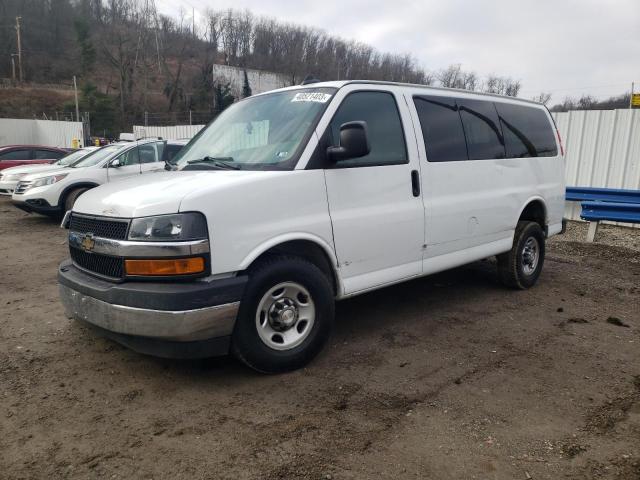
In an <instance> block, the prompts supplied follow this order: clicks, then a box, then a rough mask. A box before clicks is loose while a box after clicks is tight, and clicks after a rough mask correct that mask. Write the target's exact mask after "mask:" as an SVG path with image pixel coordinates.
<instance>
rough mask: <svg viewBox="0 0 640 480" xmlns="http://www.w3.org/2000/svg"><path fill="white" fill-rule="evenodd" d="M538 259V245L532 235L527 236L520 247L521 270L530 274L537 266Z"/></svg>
mask: <svg viewBox="0 0 640 480" xmlns="http://www.w3.org/2000/svg"><path fill="white" fill-rule="evenodd" d="M539 259H540V245H539V244H538V240H536V239H535V238H534V237H529V238H528V239H527V241H526V242H525V243H524V248H523V249H522V271H523V272H524V273H525V274H526V275H531V274H532V273H533V272H534V271H535V270H536V268H537V267H538V261H539Z"/></svg>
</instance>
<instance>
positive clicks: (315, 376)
mask: <svg viewBox="0 0 640 480" xmlns="http://www.w3.org/2000/svg"><path fill="white" fill-rule="evenodd" d="M582 229H583V226H582V225H573V224H572V225H571V226H570V231H569V233H568V235H567V236H566V237H565V238H563V239H558V240H554V241H552V242H550V243H549V246H548V255H547V259H546V262H545V267H544V271H543V274H542V276H541V278H540V282H539V284H538V285H537V286H536V287H535V288H533V289H531V290H528V291H523V292H520V291H510V290H505V289H503V288H502V287H501V286H500V285H498V283H497V280H496V275H495V265H494V263H493V262H492V261H483V262H478V263H475V264H472V265H469V266H466V267H463V268H459V269H456V270H453V271H450V272H446V273H443V274H439V275H435V276H431V277H428V278H424V279H420V280H416V281H412V282H408V283H405V284H402V285H397V286H394V287H390V288H387V289H384V290H380V291H378V292H375V293H371V294H367V295H362V296H360V297H357V298H354V299H351V300H348V301H344V302H341V303H339V304H338V308H337V328H336V331H335V334H334V335H333V337H332V339H331V341H330V343H329V344H328V345H327V348H326V349H325V351H324V352H323V353H322V354H321V355H320V356H319V358H318V359H316V360H315V361H314V362H313V363H312V364H311V365H310V366H309V367H308V368H305V369H303V370H300V371H297V372H293V373H290V374H286V375H278V376H261V375H258V374H255V373H253V372H251V371H249V370H248V369H246V368H244V367H243V366H241V365H240V364H239V363H237V362H236V361H234V360H233V359H230V358H219V359H212V360H206V361H197V362H190V361H181V362H178V361H168V360H161V359H156V358H151V357H146V356H142V355H138V354H136V353H133V352H131V351H129V350H126V349H124V348H122V347H120V346H118V345H117V344H115V343H112V342H110V341H108V340H105V339H102V338H99V337H97V336H96V335H95V334H94V333H93V331H91V330H89V329H87V328H86V327H85V326H83V325H81V324H79V323H77V322H71V321H69V320H67V319H66V318H65V316H64V315H63V312H62V308H61V306H60V304H59V302H58V298H57V286H56V280H55V273H56V266H57V264H58V263H59V262H60V261H61V260H63V259H64V258H65V257H66V255H67V253H66V246H65V232H64V231H62V230H60V229H58V228H57V225H56V222H53V221H51V220H48V219H46V218H42V217H38V216H28V215H25V214H23V213H21V212H19V211H17V210H16V209H14V208H13V207H12V206H11V205H10V204H9V203H8V202H7V201H6V200H0V239H1V242H2V249H1V250H0V267H1V268H2V276H1V277H0V305H1V306H2V307H3V312H2V314H1V315H0V478H8V479H14V478H29V479H31V478H38V479H39V478H43V479H51V478H56V479H57V478H71V479H85V478H144V479H147V478H149V479H150V478H156V479H158V478H170V479H176V478H185V479H218V478H221V479H297V478H305V479H307V478H308V479H318V480H321V479H329V478H333V479H369V478H380V479H437V480H442V479H444V480H446V479H461V478H464V479H474V478H477V479H509V480H513V479H523V480H526V479H536V480H538V479H553V480H557V479H561V478H568V479H576V480H577V479H625V480H631V479H635V480H637V479H638V478H640V441H639V439H640V355H639V353H640V260H639V257H640V254H639V253H638V251H637V250H638V249H637V246H638V242H639V240H640V230H635V231H633V230H625V231H624V232H623V233H618V230H617V229H615V228H613V227H605V228H604V229H603V230H602V234H601V236H600V237H599V238H598V242H597V243H594V244H585V243H580V242H579V241H578V240H581V239H583V238H584V235H582V232H580V231H578V230H582ZM612 239H613V240H612ZM610 240H611V243H613V244H614V246H612V245H608V244H605V242H606V243H609V241H610Z"/></svg>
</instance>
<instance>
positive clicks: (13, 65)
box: [11, 53, 16, 85]
mask: <svg viewBox="0 0 640 480" xmlns="http://www.w3.org/2000/svg"><path fill="white" fill-rule="evenodd" d="M15 56H16V54H15V53H12V54H11V83H12V84H13V85H15V83H16V59H15Z"/></svg>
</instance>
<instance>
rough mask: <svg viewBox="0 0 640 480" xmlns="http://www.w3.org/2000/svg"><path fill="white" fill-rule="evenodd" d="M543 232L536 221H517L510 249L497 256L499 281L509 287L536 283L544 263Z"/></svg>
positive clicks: (528, 285)
mask: <svg viewBox="0 0 640 480" xmlns="http://www.w3.org/2000/svg"><path fill="white" fill-rule="evenodd" d="M544 240H545V238H544V232H543V231H542V228H541V227H540V225H539V224H537V223H536V222H526V221H523V222H518V226H517V227H516V231H515V234H514V237H513V247H512V248H511V250H510V251H508V252H506V253H503V254H501V255H498V256H497V259H498V276H499V277H500V281H501V282H502V283H503V284H504V285H506V286H507V287H511V288H519V289H526V288H530V287H532V286H533V285H535V284H536V282H537V281H538V277H539V276H540V272H541V271H542V265H543V263H544V253H545V245H544Z"/></svg>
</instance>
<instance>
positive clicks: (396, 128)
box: [329, 92, 408, 166]
mask: <svg viewBox="0 0 640 480" xmlns="http://www.w3.org/2000/svg"><path fill="white" fill-rule="evenodd" d="M354 121H365V122H367V133H368V136H369V144H370V146H371V152H370V153H369V155H366V156H364V157H360V158H354V159H351V160H345V161H343V162H340V163H339V164H338V165H339V166H366V165H393V164H398V163H408V160H407V148H406V145H405V141H404V132H403V131H402V122H401V121H400V114H399V112H398V107H397V105H396V101H395V99H394V98H393V95H392V94H390V93H386V92H355V93H351V94H350V95H348V96H347V97H346V98H345V99H344V100H343V101H342V104H341V105H340V107H339V108H338V111H337V112H336V114H335V116H334V117H333V120H331V125H330V126H329V129H330V134H331V139H330V141H331V144H332V145H338V142H339V139H340V125H342V124H343V123H347V122H354Z"/></svg>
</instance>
